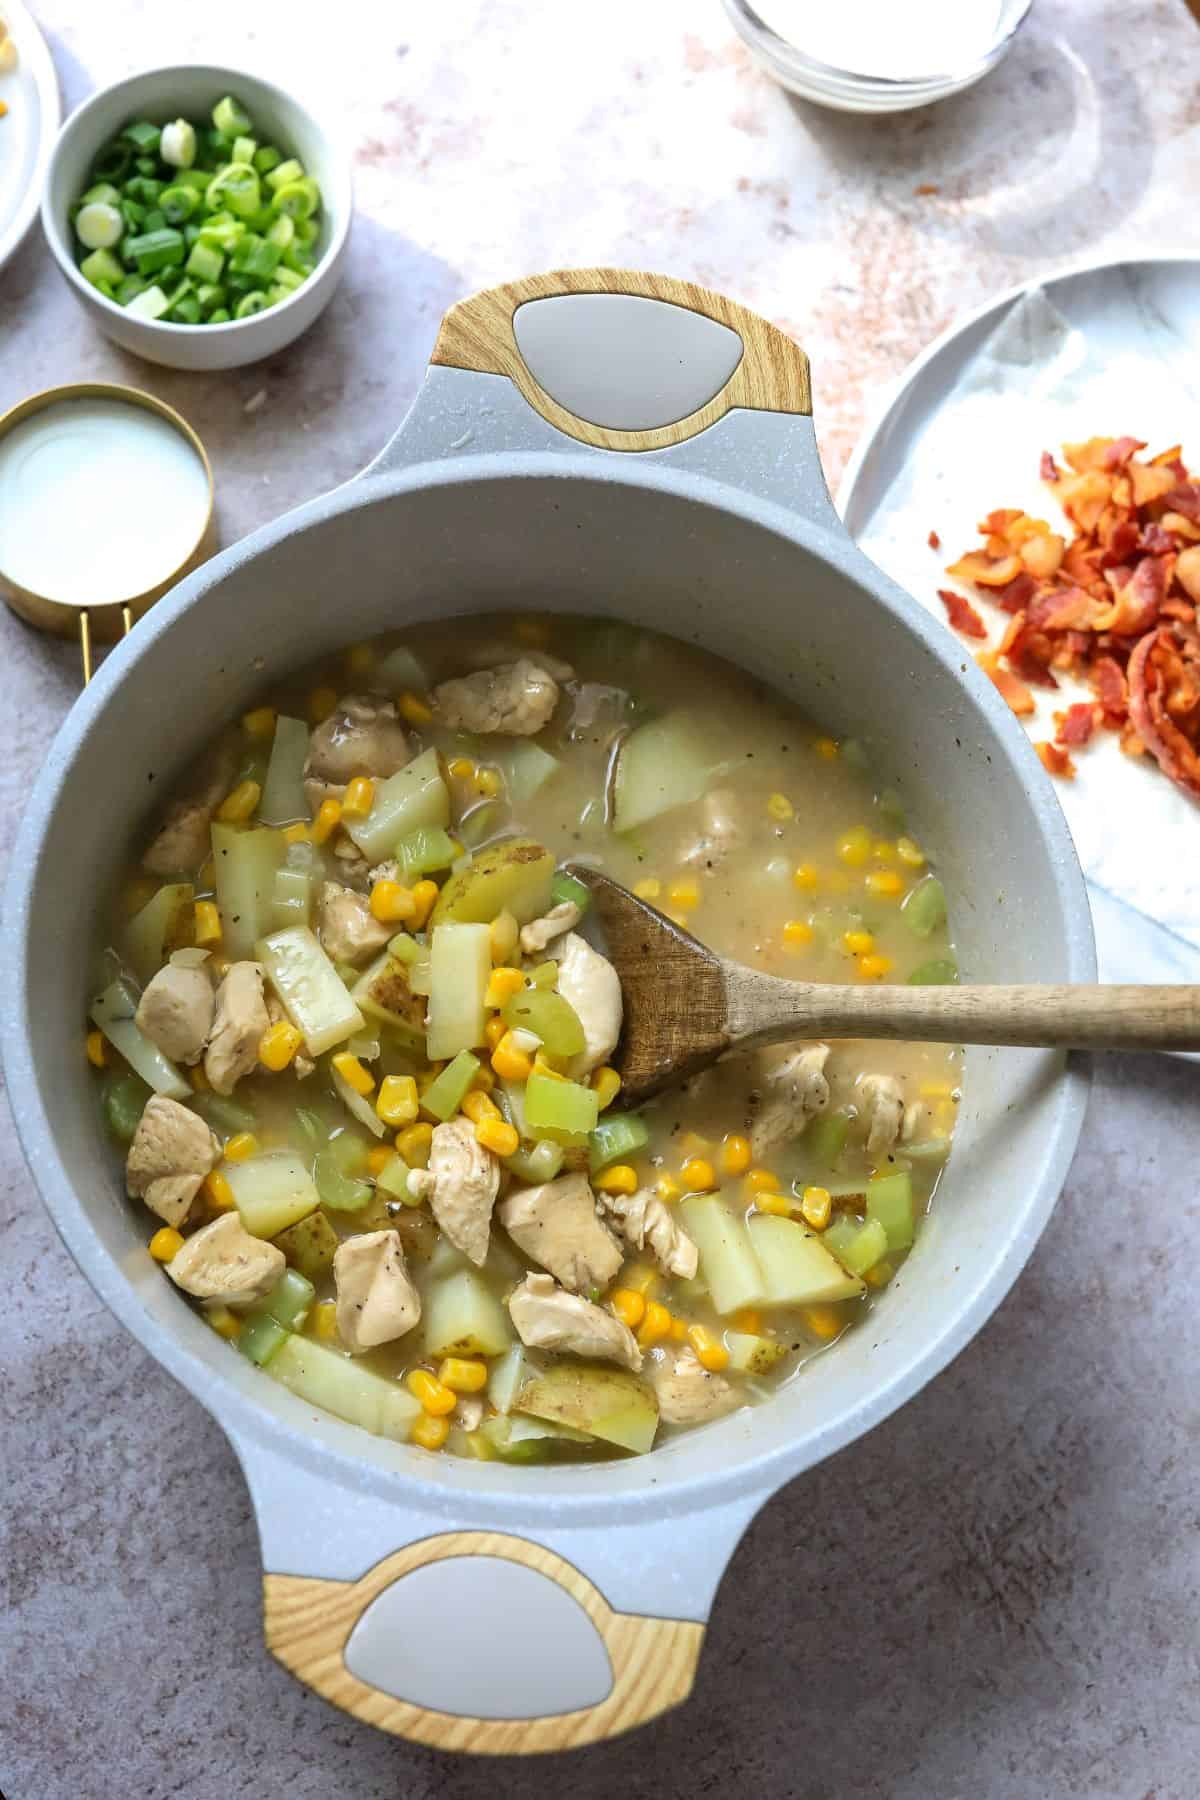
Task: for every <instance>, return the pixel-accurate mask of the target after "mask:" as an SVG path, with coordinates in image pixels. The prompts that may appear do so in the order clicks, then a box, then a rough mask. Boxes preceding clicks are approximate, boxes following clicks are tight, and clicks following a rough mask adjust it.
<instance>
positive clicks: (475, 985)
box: [87, 616, 960, 1462]
mask: <svg viewBox="0 0 1200 1800" xmlns="http://www.w3.org/2000/svg"><path fill="white" fill-rule="evenodd" d="M567 861H573V862H576V863H580V862H582V863H585V864H586V863H592V864H595V865H596V866H597V867H600V868H603V869H604V870H605V871H606V872H607V873H608V874H609V875H610V876H612V877H614V878H615V879H616V880H618V881H620V882H623V883H625V884H626V885H627V886H629V887H630V888H631V889H632V890H633V891H634V893H636V894H637V895H639V896H640V897H642V898H644V899H646V900H647V901H649V902H650V903H651V904H653V905H654V906H656V907H659V908H660V909H661V910H662V911H663V912H665V913H667V914H668V915H669V916H670V917H671V918H673V919H674V920H676V921H678V922H679V923H681V924H683V925H685V926H686V927H687V929H688V930H689V931H691V932H692V933H694V934H695V935H696V936H697V937H699V938H700V939H702V940H703V941H704V942H705V943H707V944H709V945H711V946H712V947H713V948H714V949H716V950H717V951H719V952H721V953H722V954H725V955H729V956H733V957H736V958H739V959H740V960H741V961H743V962H745V963H748V964H750V965H751V966H753V967H755V968H759V969H765V970H768V971H770V972H773V973H777V974H781V975H794V976H796V977H803V978H805V979H813V980H829V981H847V980H849V981H859V982H873V981H880V980H885V979H886V980H891V981H911V982H946V981H953V980H955V979H956V968H955V963H954V957H953V952H952V950H951V947H950V939H949V937H948V934H947V924H946V907H945V897H944V895H943V892H942V887H941V884H940V882H939V881H938V878H937V876H936V875H935V874H934V873H933V872H932V871H931V869H930V865H929V862H928V860H927V852H926V850H925V849H924V848H923V847H922V846H921V845H920V843H919V842H918V841H917V840H916V838H915V837H914V836H913V835H912V834H911V833H910V832H908V831H907V830H906V827H905V821H904V817H903V814H902V811H901V808H900V804H899V800H898V798H897V796H896V795H895V794H894V793H891V792H889V791H888V790H887V789H884V788H880V787H879V786H878V785H877V784H876V782H875V781H874V779H873V777H872V774H871V771H870V770H869V768H868V767H867V764H866V759H865V757H864V756H863V754H862V752H861V750H860V749H859V747H858V746H857V745H855V744H854V743H853V742H849V741H848V742H843V743H838V742H835V741H834V740H833V739H832V738H829V737H826V736H823V735H821V734H820V732H819V731H817V730H815V729H814V728H813V727H812V726H810V725H809V724H808V723H806V722H805V720H803V719H802V718H800V717H799V716H798V715H797V714H796V712H795V711H794V710H793V709H792V708H791V707H789V706H787V705H785V704H784V703H783V702H782V701H781V700H780V699H779V698H778V697H777V696H775V695H773V694H772V693H771V692H770V691H768V690H767V689H766V688H764V687H763V686H761V685H760V684H758V683H756V682H754V681H752V680H751V679H750V678H748V677H747V676H746V675H745V674H743V673H742V672H740V671H739V670H737V669H735V668H733V667H731V666H730V665H728V664H726V663H723V662H721V661H719V660H718V659H717V658H715V657H713V656H710V655H708V654H706V653H704V652H701V651H699V650H695V649H692V648H690V647H687V646H684V645H682V644H680V643H678V642H676V641H674V640H670V639H667V638H663V637H660V636H657V635H655V634H654V633H651V632H648V631H643V630H638V629H635V628H633V627H630V626H626V625H621V624H613V623H608V622H601V621H573V620H572V621H568V620H560V619H550V618H543V617H532V618H509V617H500V616H489V617H486V618H476V619H458V620H455V621H454V622H453V623H451V624H443V625H427V626H423V627H419V628H415V629H413V630H411V631H409V632H407V633H405V634H404V637H403V639H402V640H398V639H397V638H396V637H395V636H392V637H388V638H382V639H380V640H378V641H376V642H373V643H369V644H356V645H354V646H353V647H352V648H351V649H349V650H348V651H346V652H345V653H344V654H343V655H341V656H339V657H336V658H334V659H331V660H328V661H326V662H324V663H322V664H321V665H320V666H318V667H316V668H313V669H310V670H307V671H305V672H304V674H303V675H301V676H299V677H297V678H296V679H295V680H293V681H289V682H287V683H284V684H282V685H280V686H278V687H275V688H272V689H271V690H270V691H269V692H267V693H265V694H264V695H263V696H262V698H261V701H260V702H259V703H258V704H256V705H255V706H254V707H253V708H252V709H251V710H250V711H248V712H246V713H245V714H243V715H242V716H241V717H240V718H239V719H237V720H236V721H234V722H232V723H230V724H229V725H228V726H226V728H225V729H223V730H222V731H221V733H220V734H219V736H218V737H217V738H216V739H215V741H214V742H213V743H212V745H211V746H210V748H209V750H208V751H207V753H206V754H205V755H204V757H203V758H202V759H201V760H200V762H199V763H198V764H196V765H195V766H194V767H193V768H192V770H191V771H190V772H189V774H188V776H187V777H186V778H185V779H184V780H183V781H181V782H180V784H179V785H178V788H177V791H176V794H175V797H174V798H173V799H172V801H171V803H170V805H169V806H168V807H167V809H166V812H165V813H164V814H162V815H161V816H160V817H159V818H158V819H157V820H155V821H154V822H153V825H152V828H151V829H150V830H149V832H148V834H147V836H146V837H145V839H144V841H142V842H141V843H139V845H138V846H137V857H136V861H135V862H134V863H133V864H132V865H131V866H130V868H129V869H128V871H127V877H126V879H125V881H124V885H123V889H122V891H121V893H120V894H119V896H118V899H117V901H116V903H115V905H114V907H113V909H112V912H111V916H110V918H109V919H108V921H107V923H106V926H105V941H106V944H107V946H108V947H107V948H106V949H105V950H104V952H103V956H102V959H101V960H102V968H101V970H100V971H99V973H98V977H97V982H96V988H95V991H94V994H93V997H92V1000H91V1005H90V1024H91V1027H92V1029H91V1030H90V1031H89V1034H88V1039H87V1053H88V1057H89V1060H90V1062H91V1063H92V1064H93V1066H94V1068H95V1072H96V1079H97V1085H98V1093H99V1098H100V1104H101V1107H102V1109H103V1114H104V1119H105V1122H106V1125H107V1128H108V1131H109V1132H110V1133H111V1135H112V1137H113V1139H114V1140H116V1142H117V1143H118V1144H120V1145H121V1146H122V1147H123V1149H124V1152H125V1159H126V1160H125V1182H126V1186H127V1189H128V1192H129V1194H130V1195H131V1196H132V1197H133V1199H134V1200H136V1201H138V1202H140V1203H141V1204H142V1205H143V1206H144V1207H145V1208H146V1210H147V1213H148V1214H150V1215H153V1219H152V1223H153V1226H154V1229H153V1230H152V1232H151V1233H149V1234H148V1236H149V1254H150V1256H151V1257H153V1258H154V1259H155V1260H156V1261H157V1262H159V1263H160V1264H161V1265H162V1267H163V1270H164V1272H165V1276H166V1278H167V1279H169V1280H170V1281H172V1282H173V1283H174V1284H175V1285H176V1287H178V1288H179V1289H180V1290H181V1291H182V1292H183V1293H184V1294H186V1295H189V1296H190V1297H191V1299H192V1300H193V1301H194V1303H195V1304H196V1305H197V1306H198V1307H199V1308H200V1310H201V1312H202V1314H203V1317H204V1318H205V1320H206V1321H207V1323H208V1324H209V1325H210V1326H211V1327H212V1329H213V1331H214V1332H216V1333H218V1334H219V1335H220V1336H221V1337H223V1338H225V1339H227V1340H228V1342H229V1345H230V1352H229V1353H230V1354H231V1355H235V1354H240V1355H242V1356H245V1357H247V1358H248V1359H249V1360H250V1361H251V1362H253V1363H256V1364H257V1365H259V1366H260V1367H261V1368H262V1370H263V1371H264V1373H265V1374H266V1375H267V1376H269V1377H271V1378H273V1379H275V1380H276V1381H279V1382H282V1383H283V1384H284V1385H285V1386H286V1387H288V1388H290V1389H292V1390H293V1392H295V1393H297V1394H299V1395H300V1396H302V1397H303V1398H304V1399H305V1400H306V1401H308V1402H310V1403H311V1404H313V1405H315V1406H318V1407H324V1408H326V1409H327V1410H328V1411H329V1412H331V1413H334V1414H336V1415H338V1416H339V1417H340V1418H343V1419H346V1420H349V1421H351V1422H353V1423H355V1424H358V1425H360V1426H362V1427H364V1428H365V1429H366V1430H368V1431H372V1432H376V1433H380V1434H382V1435H383V1436H386V1437H390V1438H396V1439H402V1440H406V1441H411V1442H413V1443H415V1444H418V1445H420V1446H422V1447H423V1448H424V1449H426V1450H428V1451H450V1452H454V1453H457V1454H459V1455H463V1456H474V1457H478V1458H501V1459H503V1460H505V1461H509V1462H543V1461H547V1460H551V1459H563V1458H567V1459H570V1458H596V1457H610V1456H616V1455H622V1454H629V1453H638V1452H644V1451H648V1450H650V1449H651V1448H652V1447H653V1446H654V1445H655V1444H656V1443H659V1442H662V1441H663V1440H664V1439H665V1438H666V1437H667V1436H669V1435H670V1434H672V1433H676V1432H679V1431H683V1430H687V1429H688V1428H690V1427H692V1426H696V1425H700V1424H703V1423H705V1422H706V1421H708V1420H712V1419H717V1418H720V1417H722V1416H724V1415H726V1414H728V1413H730V1412H732V1411H733V1410H734V1409H736V1408H738V1407H745V1406H750V1405H753V1404H754V1403H755V1402H757V1401H759V1400H762V1399H765V1398H767V1397H768V1396H769V1395H770V1394H771V1393H772V1392H773V1391H774V1390H775V1389H777V1388H778V1387H779V1386H780V1385H781V1384H782V1383H783V1382H787V1381H791V1380H793V1379H801V1380H819V1379H820V1371H819V1369H808V1368H807V1367H806V1365H808V1364H809V1363H811V1362H813V1360H814V1358H816V1357H817V1356H818V1354H819V1353H820V1352H822V1351H824V1350H827V1349H828V1348H829V1346H830V1345H832V1344H833V1343H834V1341H835V1340H836V1339H837V1338H839V1337H840V1336H841V1334H842V1333H843V1332H844V1331H848V1330H850V1329H852V1328H854V1327H855V1325H856V1324H857V1323H858V1322H859V1321H860V1320H861V1319H862V1317H863V1315H864V1314H865V1312H866V1311H867V1310H868V1309H869V1307H870V1306H871V1304H872V1301H873V1297H874V1296H875V1295H876V1294H878V1293H879V1292H880V1290H882V1289H884V1288H885V1287H886V1286H887V1284H888V1283H889V1282H891V1281H893V1280H895V1279H896V1277H897V1272H898V1271H899V1270H900V1268H901V1266H902V1264H903V1261H904V1258H905V1257H906V1256H907V1255H908V1253H909V1250H910V1247H911V1246H912V1243H913V1240H914V1235H915V1234H916V1233H917V1231H918V1230H919V1227H920V1221H921V1218H922V1216H923V1214H924V1213H925V1211H926V1209H927V1207H928V1205H929V1202H930V1199H931V1197H932V1194H933V1191H934V1188H935V1186H936V1183H937V1180H938V1176H939V1174H940V1172H941V1169H942V1167H943V1164H944V1162H945V1158H946V1156H947V1153H948V1151H949V1147H950V1141H951V1136H952V1133H953V1129H954V1121H955V1110H956V1105H957V1102H958V1098H959V1069H960V1065H959V1060H958V1055H957V1053H955V1052H947V1051H946V1050H944V1049H941V1048H930V1047H924V1046H919V1045H913V1044H874V1043H837V1044H824V1043H797V1044H793V1045H787V1046H784V1047H781V1048H777V1049H772V1050H770V1051H766V1052H762V1051H760V1052H757V1053H755V1054H754V1055H752V1056H746V1057H742V1058H736V1059H732V1060H730V1061H727V1062H725V1063H723V1064H722V1065H721V1066H720V1069H719V1070H710V1071H708V1072H707V1073H706V1074H704V1075H701V1076H700V1077H698V1078H696V1079H693V1080H691V1081H689V1082H688V1083H687V1085H686V1086H684V1087H681V1088H679V1089H678V1090H676V1091H671V1092H668V1093H666V1094H664V1095H663V1096H661V1097H660V1098H658V1099H656V1100H654V1101H652V1102H651V1103H649V1104H647V1105H645V1106H643V1107H642V1108H641V1109H639V1110H638V1111H633V1110H628V1109H626V1108H624V1107H623V1106H622V1096H621V1082H620V1077H619V1074H618V1072H617V1067H616V1066H615V1065H616V1064H618V1063H619V1050H618V1046H619V1041H620V1032H621V1016H622V1007H621V988H620V982H619V980H618V977H617V974H616V971H615V970H614V968H613V967H612V965H611V964H610V963H609V962H608V961H607V960H606V958H605V956H604V955H603V944H602V943H600V942H598V941H594V938H593V930H592V922H591V920H590V919H589V916H588V899H589V895H588V891H587V889H586V887H584V886H583V885H582V884H581V883H580V882H579V881H577V880H575V879H573V878H572V877H571V876H570V875H569V874H567V873H565V872H564V870H563V867H562V865H563V863H565V862H567Z"/></svg>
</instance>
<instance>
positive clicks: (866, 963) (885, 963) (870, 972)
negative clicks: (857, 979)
mask: <svg viewBox="0 0 1200 1800" xmlns="http://www.w3.org/2000/svg"><path fill="white" fill-rule="evenodd" d="M894 967H895V964H894V963H893V961H892V959H891V957H890V956H860V957H859V959H858V972H859V974H860V975H861V976H862V978H863V980H864V981H882V980H883V978H884V976H885V975H890V974H891V972H892V970H893V968H894Z"/></svg>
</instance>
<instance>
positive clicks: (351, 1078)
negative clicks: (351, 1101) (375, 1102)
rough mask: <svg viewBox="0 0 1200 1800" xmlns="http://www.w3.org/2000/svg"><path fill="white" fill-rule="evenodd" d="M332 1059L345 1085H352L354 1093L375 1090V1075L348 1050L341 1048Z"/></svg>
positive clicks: (371, 1092) (372, 1091) (370, 1092)
mask: <svg viewBox="0 0 1200 1800" xmlns="http://www.w3.org/2000/svg"><path fill="white" fill-rule="evenodd" d="M332 1060H333V1066H334V1068H335V1069H336V1070H337V1072H338V1074H339V1075H340V1076H341V1078H342V1080H343V1081H344V1082H345V1083H346V1085H347V1087H352V1088H353V1089H354V1092H355V1093H356V1094H364V1095H366V1094H373V1093H374V1092H375V1077H374V1076H373V1075H372V1073H371V1071H370V1070H369V1069H364V1068H363V1065H362V1064H361V1063H360V1062H359V1060H358V1058H357V1056H351V1054H350V1052H349V1051H348V1050H343V1051H342V1052H341V1054H340V1055H338V1056H335V1057H334V1058H333V1059H332Z"/></svg>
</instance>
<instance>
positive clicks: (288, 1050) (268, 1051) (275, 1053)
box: [258, 1019, 304, 1075]
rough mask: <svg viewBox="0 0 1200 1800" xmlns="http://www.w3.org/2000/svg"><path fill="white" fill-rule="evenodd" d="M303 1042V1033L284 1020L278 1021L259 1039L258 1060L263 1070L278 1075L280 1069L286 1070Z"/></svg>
mask: <svg viewBox="0 0 1200 1800" xmlns="http://www.w3.org/2000/svg"><path fill="white" fill-rule="evenodd" d="M303 1042H304V1036H303V1033H301V1032H299V1031H297V1030H296V1027H295V1026H294V1025H289V1024H288V1022H287V1020H286V1019H280V1021H279V1023H278V1024H277V1025H272V1026H270V1027H269V1029H268V1030H266V1031H264V1032H263V1034H262V1036H261V1037H260V1038H259V1040H258V1060H259V1062H260V1063H261V1064H262V1066H263V1068H264V1069H271V1070H273V1071H274V1073H275V1074H276V1075H278V1074H279V1072H280V1070H281V1069H286V1068H287V1066H288V1064H289V1063H290V1062H291V1060H292V1058H293V1057H294V1056H295V1054H296V1052H297V1050H299V1048H300V1046H301V1044H302V1043H303Z"/></svg>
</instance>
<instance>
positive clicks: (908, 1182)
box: [867, 1169, 916, 1266]
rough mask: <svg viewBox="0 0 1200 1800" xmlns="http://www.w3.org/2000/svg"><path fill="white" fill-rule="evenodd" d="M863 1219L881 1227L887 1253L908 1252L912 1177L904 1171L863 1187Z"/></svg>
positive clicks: (912, 1224)
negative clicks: (864, 1198)
mask: <svg viewBox="0 0 1200 1800" xmlns="http://www.w3.org/2000/svg"><path fill="white" fill-rule="evenodd" d="M867 1218H868V1219H877V1220H878V1221H879V1223H880V1224H881V1225H882V1226H883V1229H884V1231H885V1232H886V1233H887V1247H888V1249H889V1250H907V1249H908V1247H909V1245H910V1244H911V1243H912V1241H913V1235H914V1232H915V1230H916V1221H915V1218H914V1214H913V1191H912V1176H911V1175H910V1174H909V1173H908V1171H907V1170H906V1169H901V1170H899V1171H898V1172H897V1173H896V1174H894V1175H877V1176H876V1177H875V1180H874V1181H869V1182H868V1183H867ZM868 1266H869V1265H868Z"/></svg>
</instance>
